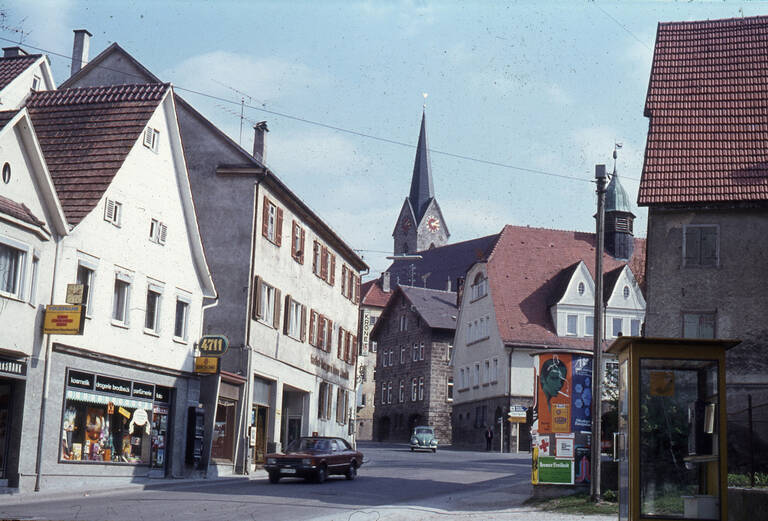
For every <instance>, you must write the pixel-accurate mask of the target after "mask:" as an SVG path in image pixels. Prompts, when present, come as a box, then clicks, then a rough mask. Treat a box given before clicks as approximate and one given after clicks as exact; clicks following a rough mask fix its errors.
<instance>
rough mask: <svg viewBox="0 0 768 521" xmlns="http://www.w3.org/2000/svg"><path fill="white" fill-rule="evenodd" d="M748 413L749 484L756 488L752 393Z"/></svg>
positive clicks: (749, 396)
mask: <svg viewBox="0 0 768 521" xmlns="http://www.w3.org/2000/svg"><path fill="white" fill-rule="evenodd" d="M747 414H749V486H751V487H752V488H755V448H754V447H755V446H754V443H753V438H752V436H753V432H754V431H753V430H752V395H751V394H748V395H747Z"/></svg>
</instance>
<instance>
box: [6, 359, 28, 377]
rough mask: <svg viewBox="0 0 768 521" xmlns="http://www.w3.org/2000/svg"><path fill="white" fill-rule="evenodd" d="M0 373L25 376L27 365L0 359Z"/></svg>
mask: <svg viewBox="0 0 768 521" xmlns="http://www.w3.org/2000/svg"><path fill="white" fill-rule="evenodd" d="M0 372H3V373H8V374H15V375H18V376H27V364H26V363H25V362H19V361H16V360H6V359H5V358H0Z"/></svg>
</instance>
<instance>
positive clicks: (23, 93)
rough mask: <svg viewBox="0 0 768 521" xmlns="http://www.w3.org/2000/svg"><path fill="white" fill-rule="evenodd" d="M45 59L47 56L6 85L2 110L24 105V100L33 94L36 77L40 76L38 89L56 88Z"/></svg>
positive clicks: (1, 98) (1, 97)
mask: <svg viewBox="0 0 768 521" xmlns="http://www.w3.org/2000/svg"><path fill="white" fill-rule="evenodd" d="M45 60H46V59H45V58H42V59H39V60H38V61H37V62H35V64H34V65H32V66H30V67H27V69H26V70H24V71H23V72H22V73H21V74H19V75H18V76H16V78H14V80H13V81H12V82H11V83H9V84H8V85H6V86H5V88H4V89H3V90H2V92H0V110H14V109H18V108H20V107H21V106H22V105H24V102H25V101H26V100H27V98H28V97H29V95H30V94H31V89H32V84H33V81H34V78H35V77H38V78H40V84H39V86H38V87H37V90H52V89H54V88H56V86H55V85H53V84H52V80H51V77H50V68H48V67H47V64H45V63H44V62H45ZM46 69H47V70H46Z"/></svg>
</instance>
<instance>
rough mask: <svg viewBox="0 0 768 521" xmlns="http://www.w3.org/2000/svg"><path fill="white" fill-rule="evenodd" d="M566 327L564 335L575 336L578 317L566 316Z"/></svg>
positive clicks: (577, 327) (577, 332)
mask: <svg viewBox="0 0 768 521" xmlns="http://www.w3.org/2000/svg"><path fill="white" fill-rule="evenodd" d="M567 322H568V326H567V329H566V334H568V335H573V336H576V335H578V334H579V316H578V315H568V317H567Z"/></svg>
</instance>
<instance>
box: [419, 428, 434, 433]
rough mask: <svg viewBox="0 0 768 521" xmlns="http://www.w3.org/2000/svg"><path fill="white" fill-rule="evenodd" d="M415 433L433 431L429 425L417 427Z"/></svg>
mask: <svg viewBox="0 0 768 521" xmlns="http://www.w3.org/2000/svg"><path fill="white" fill-rule="evenodd" d="M416 434H433V432H432V429H430V428H429V427H417V428H416Z"/></svg>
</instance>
